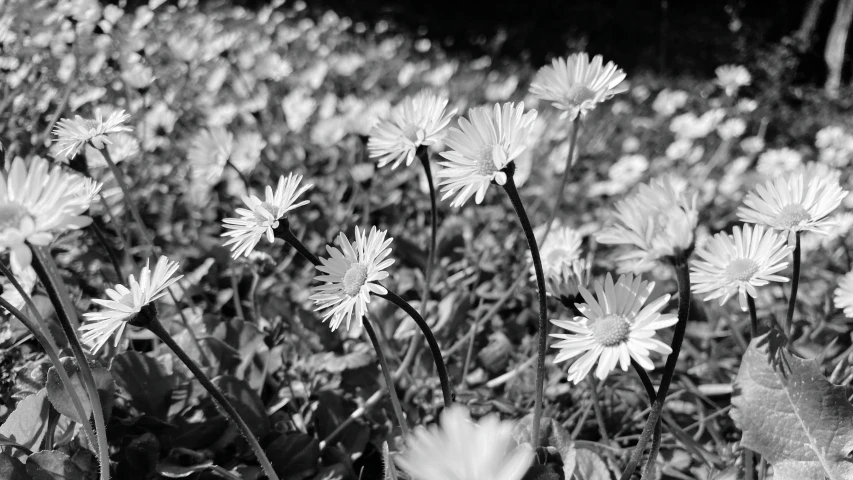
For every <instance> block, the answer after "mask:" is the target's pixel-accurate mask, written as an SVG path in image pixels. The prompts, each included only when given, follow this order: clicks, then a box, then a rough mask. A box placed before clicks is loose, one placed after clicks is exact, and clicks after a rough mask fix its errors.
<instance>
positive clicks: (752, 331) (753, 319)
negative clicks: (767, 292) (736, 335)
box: [746, 294, 758, 340]
mask: <svg viewBox="0 0 853 480" xmlns="http://www.w3.org/2000/svg"><path fill="white" fill-rule="evenodd" d="M746 305H747V307H748V308H749V335H750V338H749V339H750V340H752V339H753V338H755V337H757V336H758V314H757V313H756V310H755V299H754V298H752V296H750V295H749V294H747V296H746Z"/></svg>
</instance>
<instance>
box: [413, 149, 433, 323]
mask: <svg viewBox="0 0 853 480" xmlns="http://www.w3.org/2000/svg"><path fill="white" fill-rule="evenodd" d="M417 155H418V159H419V160H420V161H421V165H423V167H424V173H425V174H426V178H427V184H428V185H429V202H430V217H429V220H430V236H429V249H428V253H427V262H426V267H425V268H424V287H423V292H422V293H421V316H423V317H424V318H426V317H427V302H429V293H430V287H431V286H432V285H431V280H432V271H433V269H434V268H435V248H436V242H437V238H438V209H437V206H436V200H435V184H434V183H433V181H432V170H431V169H430V165H429V150H428V147H426V146H421V147H418V150H417Z"/></svg>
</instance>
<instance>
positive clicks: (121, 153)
mask: <svg viewBox="0 0 853 480" xmlns="http://www.w3.org/2000/svg"><path fill="white" fill-rule="evenodd" d="M107 138H109V140H110V145H109V146H107V147H106V148H107V151H108V152H109V154H110V159H111V160H112V161H113V163H115V164H119V163H121V162H123V161H125V160H127V159H128V158H130V157H132V156H134V155H136V154H137V153H139V140H137V139H136V137H134V136H133V135H130V134H128V133H124V132H120V133H114V134H112V135H110V136H109V137H107ZM86 162H87V164H88V165H89V168H91V169H95V168H105V167H107V166H108V165H107V160H106V159H105V158H104V155H103V154H102V153H101V152H100V150H98V149H96V148H94V147H93V146H91V145H86Z"/></svg>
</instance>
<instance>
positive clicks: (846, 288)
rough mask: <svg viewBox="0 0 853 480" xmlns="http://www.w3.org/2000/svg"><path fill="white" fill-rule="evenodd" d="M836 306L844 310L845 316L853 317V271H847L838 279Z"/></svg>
mask: <svg viewBox="0 0 853 480" xmlns="http://www.w3.org/2000/svg"><path fill="white" fill-rule="evenodd" d="M835 308H837V309H839V310H844V316H845V317H847V318H853V272H849V273H847V275H844V276H843V277H841V280H839V281H838V288H836V289H835Z"/></svg>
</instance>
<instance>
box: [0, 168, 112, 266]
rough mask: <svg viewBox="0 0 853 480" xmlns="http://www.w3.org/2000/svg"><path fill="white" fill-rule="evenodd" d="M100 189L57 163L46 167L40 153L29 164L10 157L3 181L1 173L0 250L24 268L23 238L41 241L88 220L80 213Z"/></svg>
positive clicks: (46, 242)
mask: <svg viewBox="0 0 853 480" xmlns="http://www.w3.org/2000/svg"><path fill="white" fill-rule="evenodd" d="M99 189H100V184H99V183H97V182H92V181H87V180H85V179H84V178H83V177H82V176H80V175H77V174H75V173H70V172H66V171H64V170H62V169H61V168H60V167H59V166H58V165H57V166H54V167H53V168H52V169H51V168H50V165H49V164H48V162H47V160H45V159H43V158H40V157H34V158H33V159H32V160H30V161H29V166H27V165H26V164H25V161H24V160H23V159H22V158H20V157H17V158H15V159H14V160H13V161H12V165H11V168H10V169H9V171H8V173H7V174H6V178H5V180H4V179H2V178H0V251H6V250H8V251H10V252H11V257H12V261H13V264H14V263H16V264H17V265H19V266H20V267H21V268H26V267H28V266H29V265H30V261H31V260H32V252H31V251H30V247H29V246H28V245H27V243H30V244H33V245H40V246H46V245H49V244H50V242H51V241H52V240H53V238H54V235H55V234H57V233H61V232H64V231H66V230H73V229H78V228H82V227H85V226H87V225H89V224H90V223H91V222H92V219H91V218H89V217H88V216H85V215H83V213H85V212H86V210H88V209H89V204H90V203H91V201H92V194H94V193H97V191H98V190H99Z"/></svg>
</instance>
